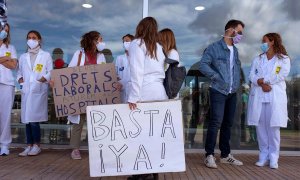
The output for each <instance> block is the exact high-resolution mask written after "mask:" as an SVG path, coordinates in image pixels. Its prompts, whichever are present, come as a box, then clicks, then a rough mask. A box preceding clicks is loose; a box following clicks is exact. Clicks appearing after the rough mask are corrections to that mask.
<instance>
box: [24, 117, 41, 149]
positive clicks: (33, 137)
mask: <svg viewBox="0 0 300 180" xmlns="http://www.w3.org/2000/svg"><path fill="white" fill-rule="evenodd" d="M26 138H27V144H39V143H40V142H41V128H40V123H39V122H30V123H28V124H26Z"/></svg>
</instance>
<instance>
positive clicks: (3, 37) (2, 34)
mask: <svg viewBox="0 0 300 180" xmlns="http://www.w3.org/2000/svg"><path fill="white" fill-rule="evenodd" d="M6 37H7V32H6V31H5V30H2V31H1V32H0V40H3V39H5V38H6Z"/></svg>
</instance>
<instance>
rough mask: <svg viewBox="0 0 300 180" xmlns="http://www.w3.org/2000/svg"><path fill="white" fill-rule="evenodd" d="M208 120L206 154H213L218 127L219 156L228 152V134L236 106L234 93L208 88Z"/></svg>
mask: <svg viewBox="0 0 300 180" xmlns="http://www.w3.org/2000/svg"><path fill="white" fill-rule="evenodd" d="M209 96H210V120H209V123H208V128H207V135H206V143H205V151H206V156H208V155H214V149H215V146H216V141H217V135H218V130H219V129H220V136H219V148H220V151H221V157H222V158H225V157H227V156H228V154H230V144H229V141H230V134H231V126H232V123H233V119H234V114H235V107H236V93H233V94H228V95H224V94H222V93H220V92H219V91H217V90H215V89H212V88H210V90H209Z"/></svg>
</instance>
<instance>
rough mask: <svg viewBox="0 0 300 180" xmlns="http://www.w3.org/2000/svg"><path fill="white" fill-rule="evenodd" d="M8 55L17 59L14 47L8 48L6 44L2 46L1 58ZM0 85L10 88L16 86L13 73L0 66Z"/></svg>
mask: <svg viewBox="0 0 300 180" xmlns="http://www.w3.org/2000/svg"><path fill="white" fill-rule="evenodd" d="M7 53H10V57H11V58H12V59H17V52H16V49H15V47H14V46H13V45H10V44H9V45H8V48H7V47H6V45H5V44H2V45H1V47H0V57H3V56H5V55H6V54H7ZM0 83H1V84H6V85H10V86H15V78H14V76H13V71H12V70H11V69H8V68H6V67H5V66H3V65H2V64H0Z"/></svg>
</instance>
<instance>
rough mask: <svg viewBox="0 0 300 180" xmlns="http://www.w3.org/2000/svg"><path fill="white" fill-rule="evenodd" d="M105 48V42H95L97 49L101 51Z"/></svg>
mask: <svg viewBox="0 0 300 180" xmlns="http://www.w3.org/2000/svg"><path fill="white" fill-rule="evenodd" d="M104 48H105V43H104V42H99V43H98V44H97V50H98V51H102V50H103V49H104Z"/></svg>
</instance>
